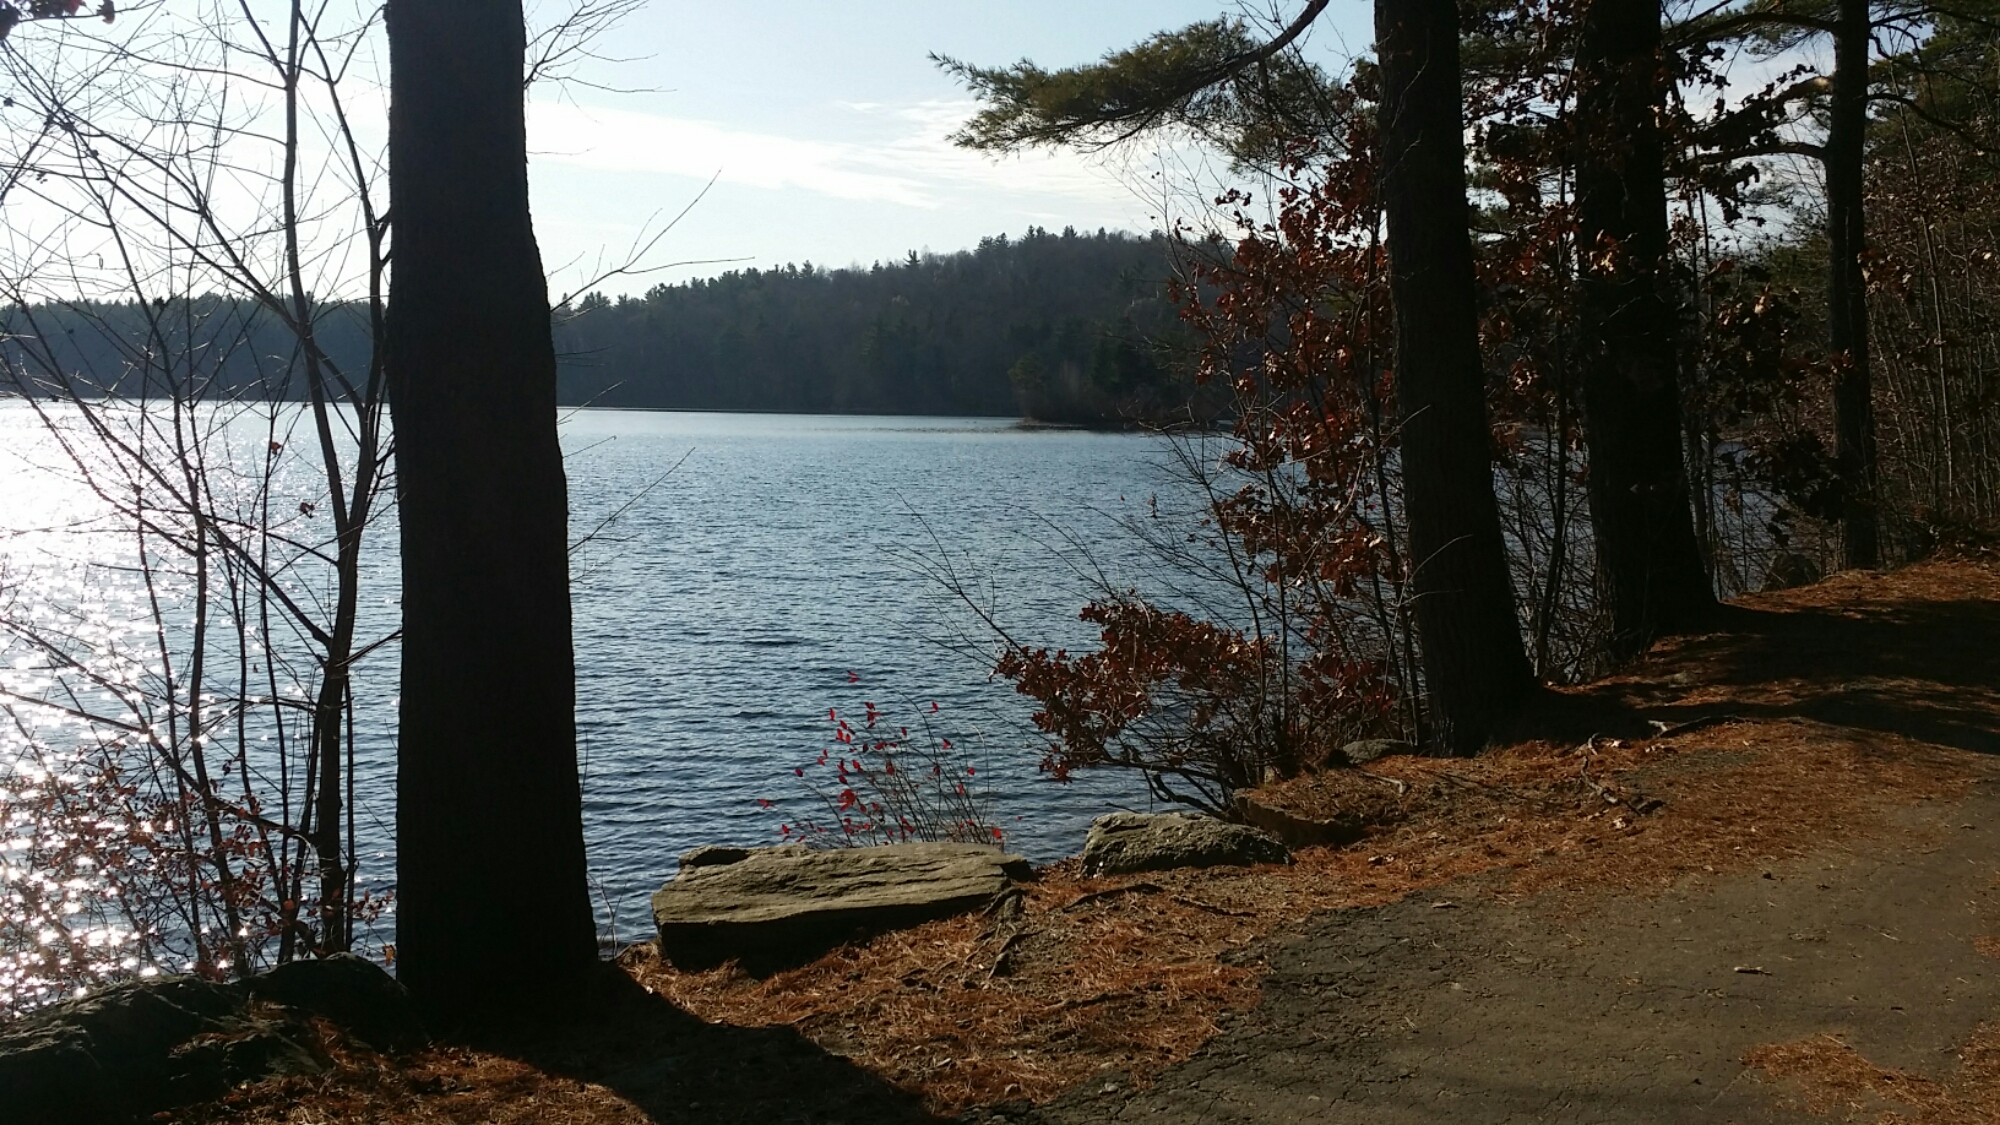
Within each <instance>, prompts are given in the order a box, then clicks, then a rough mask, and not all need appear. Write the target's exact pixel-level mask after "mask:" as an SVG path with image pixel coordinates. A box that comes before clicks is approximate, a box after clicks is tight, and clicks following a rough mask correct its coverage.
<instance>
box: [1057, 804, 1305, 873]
mask: <svg viewBox="0 0 2000 1125" xmlns="http://www.w3.org/2000/svg"><path fill="white" fill-rule="evenodd" d="M1291 861H1292V853H1291V852H1289V851H1287V850H1285V845H1284V844H1283V843H1281V842H1279V840H1278V839H1277V838H1276V837H1274V836H1272V835H1271V834H1270V833H1268V832H1265V831H1262V830H1261V829H1257V828H1252V827H1249V826H1248V825H1243V824H1230V823H1228V822H1227V821H1222V820H1217V819H1216V818H1214V817H1212V816H1193V815H1188V814H1184V813H1110V814H1107V815H1105V816H1100V817H1098V818H1097V819H1096V820H1095V821H1093V822H1091V825H1090V835H1089V836H1088V837H1087V838H1086V839H1085V840H1084V844H1083V873H1084V874H1085V875H1130V874H1134V873H1136V872H1140V871H1169V870H1172V869H1174V868H1177V867H1249V866H1251V865H1253V864H1258V863H1290V862H1291Z"/></svg>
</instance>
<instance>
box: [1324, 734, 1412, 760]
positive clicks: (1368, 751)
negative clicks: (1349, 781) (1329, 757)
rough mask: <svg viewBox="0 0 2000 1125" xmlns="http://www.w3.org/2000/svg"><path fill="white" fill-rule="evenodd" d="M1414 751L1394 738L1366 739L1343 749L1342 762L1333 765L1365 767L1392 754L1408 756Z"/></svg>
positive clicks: (1405, 743)
mask: <svg viewBox="0 0 2000 1125" xmlns="http://www.w3.org/2000/svg"><path fill="white" fill-rule="evenodd" d="M1412 749H1414V747H1412V746H1411V745H1410V744H1409V743H1407V742H1398V741H1396V740H1395V739H1393V738H1364V739H1361V740H1359V741H1357V742H1350V743H1348V744H1347V745H1345V746H1343V747H1341V748H1340V760H1339V761H1338V762H1335V763H1333V764H1334V765H1347V766H1365V765H1367V764H1368V763H1369V762H1372V761H1374V760H1375V759H1377V758H1386V757H1388V756H1389V755H1391V754H1407V753H1409V752H1410V751H1411V750H1412Z"/></svg>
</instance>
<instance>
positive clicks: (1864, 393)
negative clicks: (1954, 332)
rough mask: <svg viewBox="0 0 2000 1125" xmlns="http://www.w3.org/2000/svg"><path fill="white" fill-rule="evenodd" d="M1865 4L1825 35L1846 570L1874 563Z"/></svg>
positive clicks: (1844, 14) (1861, 0) (1863, 0)
mask: <svg viewBox="0 0 2000 1125" xmlns="http://www.w3.org/2000/svg"><path fill="white" fill-rule="evenodd" d="M1868 32H1869V20H1868V0H1840V8H1839V14H1838V18H1837V20H1836V24H1835V29H1834V34H1833V114H1832V119H1831V121H1830V122H1829V124H1828V128H1827V134H1826V220H1827V222H1826V237H1827V242H1828V250H1829V258H1830V262H1831V264H1830V272H1829V276H1828V278H1827V329H1828V331H1827V336H1828V340H1827V343H1828V345H1829V346H1830V347H1831V349H1832V351H1833V355H1834V360H1835V362H1836V363H1838V364H1840V367H1839V369H1838V371H1837V372H1836V374H1835V376H1834V383H1833V440H1834V446H1833V450H1834V463H1835V465H1836V466H1837V467H1838V468H1839V470H1840V477H1841V484H1842V486H1843V487H1844V489H1845V491H1846V502H1845V507H1844V510H1843V511H1842V513H1841V520H1840V523H1841V540H1842V545H1843V549H1844V552H1845V555H1846V564H1847V565H1848V566H1851V567H1872V566H1875V565H1876V564H1877V563H1879V562H1880V561H1881V548H1880V544H1879V531H1878V527H1877V510H1876V506H1875V484H1876V474H1875V400H1874V392H1873V389H1872V387H1871V383H1870V377H1869V371H1868V287H1867V281H1866V278H1865V277H1864V276H1863V274H1862V268H1861V263H1862V252H1863V251H1864V250H1865V249H1866V247H1867V242H1868V234H1867V216H1866V211H1865V207H1864V204H1863V202H1862V190H1863V188H1862V182H1863V180H1862V164H1863V158H1864V156H1865V148H1864V141H1865V138H1866V135H1867V132H1868Z"/></svg>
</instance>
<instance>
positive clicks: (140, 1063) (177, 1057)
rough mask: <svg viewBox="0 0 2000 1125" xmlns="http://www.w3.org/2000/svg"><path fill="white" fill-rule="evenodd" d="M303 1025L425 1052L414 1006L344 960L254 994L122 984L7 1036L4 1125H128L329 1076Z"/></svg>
mask: <svg viewBox="0 0 2000 1125" xmlns="http://www.w3.org/2000/svg"><path fill="white" fill-rule="evenodd" d="M307 1016H320V1017H323V1018H325V1019H327V1020H329V1021H331V1022H333V1023H335V1024H338V1025H339V1026H341V1027H342V1028H343V1029H345V1030H347V1031H349V1032H351V1033H352V1034H353V1035H354V1037H355V1038H356V1039H359V1040H361V1041H363V1042H365V1043H367V1044H368V1045H370V1046H372V1047H375V1048H376V1049H378V1050H384V1051H391V1050H403V1049H406V1048H410V1047H415V1046H418V1045H420V1044H422V1043H423V1042H424V1032H423V1027H422V1025H421V1024H419V1023H418V1022H417V1017H416V1014H415V1011H414V1009H412V1008H411V1006H410V1001H409V997H408V996H407V995H406V994H405V993H404V992H403V986H402V985H400V984H398V983H396V980H395V978H394V977H391V976H390V975H389V974H388V973H386V972H384V971H382V969H381V967H380V966H378V965H376V964H374V963H373V962H371V961H367V960H364V959H363V958H360V957H355V956H352V955H351V954H337V955H335V956H332V957H328V958H326V959H325V960H319V961H294V962H291V963H290V964H286V965H280V966H279V967H277V968H276V969H273V970H271V971H270V972H268V973H265V974H262V975H261V976H255V977H252V978H250V980H249V981H247V982H231V983H228V984H224V983H220V982H216V981H207V980H201V979H199V978H196V977H157V978H154V979H152V980H135V981H126V982H123V983H121V984H115V985H112V986H110V987H108V988H105V989H103V990H101V991H98V992H94V993H92V994H90V995H88V996H85V997H83V998H81V999H77V1000H70V1001H66V1002H64V1003H61V1004H53V1005H50V1006H49V1007H47V1008H44V1009H42V1010H40V1011H37V1012H32V1013H30V1014H28V1015H26V1016H22V1017H21V1018H20V1019H18V1020H15V1021H14V1022H12V1023H9V1024H6V1025H3V1026H0V1125H84V1123H89V1122H100V1121H102V1122H113V1121H116V1122H125V1121H131V1120H134V1119H138V1118H144V1117H147V1116H149V1115H151V1114H154V1113H157V1112H159V1111H161V1110H165V1109H171V1108H172V1107H174V1106H178V1105H187V1104H189V1103H191V1102H198V1101H207V1100H210V1099H213V1098H217V1097H220V1096H221V1095H222V1094H223V1093H225V1092H227V1091H228V1090H229V1089H230V1088H232V1087H234V1086H236V1085H237V1084H239V1083H243V1082H251V1081H256V1080H258V1079H262V1078H268V1077H270V1076H272V1075H279V1074H318V1073H320V1072H321V1071H323V1070H325V1069H326V1068H327V1066H328V1060H327V1058H326V1056H325V1053H324V1052H323V1050H322V1049H321V1047H320V1042H319V1035H318V1033H317V1032H316V1031H314V1030H313V1028H312V1026H311V1025H310V1024H309V1023H308V1022H307V1020H306V1018H305V1017H307Z"/></svg>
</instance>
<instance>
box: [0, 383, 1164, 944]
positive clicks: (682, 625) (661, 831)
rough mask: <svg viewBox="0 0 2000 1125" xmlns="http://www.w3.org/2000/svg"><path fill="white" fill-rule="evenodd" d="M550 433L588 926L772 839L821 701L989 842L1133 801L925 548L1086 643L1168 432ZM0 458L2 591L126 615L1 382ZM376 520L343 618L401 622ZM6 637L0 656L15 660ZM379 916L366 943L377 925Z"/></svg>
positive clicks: (793, 793) (379, 781)
mask: <svg viewBox="0 0 2000 1125" xmlns="http://www.w3.org/2000/svg"><path fill="white" fill-rule="evenodd" d="M561 433H562V439H563V445H564V449H565V454H566V468H567V472H568V475H569V487H570V498H571V499H570V502H571V529H572V532H571V533H572V538H573V540H576V541H578V543H577V546H576V548H575V550H574V552H573V554H572V594H573V603H574V607H575V634H574V635H575V645H576V662H577V730H578V738H579V750H580V757H581V759H582V762H583V767H584V797H585V833H586V837H587V842H588V846H589V855H590V864H591V869H592V876H593V879H594V882H595V884H596V886H595V888H594V889H595V892H596V896H597V899H598V903H599V910H600V915H601V921H602V922H603V924H604V926H605V928H606V931H607V937H608V938H612V939H615V940H620V941H632V940H637V939H640V938H643V937H645V936H646V933H647V930H648V926H649V915H648V912H647V905H646V899H647V896H648V895H649V894H650V893H651V892H652V891H653V890H654V889H656V888H657V886H658V885H659V883H660V882H661V881H663V880H664V879H666V878H668V877H670V876H671V875H672V874H673V872H674V868H675V857H676V856H677V855H678V853H680V852H681V851H684V850H686V849H687V848H690V847H693V846H695V845H698V844H705V843H736V844H765V843H774V842H776V841H777V840H778V838H779V830H780V827H781V825H783V824H786V823H788V822H790V821H793V820H796V819H797V818H798V817H799V816H800V815H802V814H807V813H810V812H811V811H813V810H814V809H815V808H816V807H817V799H816V798H814V797H813V796H812V795H811V793H810V792H809V791H808V790H807V789H806V784H807V783H806V781H803V780H801V779H800V778H799V777H798V776H796V774H795V773H794V770H795V769H798V768H803V767H806V766H808V765H810V764H811V763H812V762H813V761H814V760H815V759H816V758H817V757H818V755H819V754H820V753H821V751H822V750H824V749H826V748H828V747H829V746H831V745H832V744H833V743H832V740H831V734H832V724H831V723H830V722H829V720H828V710H829V708H832V709H835V710H837V711H839V712H841V713H849V712H857V713H858V712H860V711H861V710H862V708H863V705H864V703H874V704H876V705H877V706H879V707H881V708H883V709H884V710H885V712H886V713H887V714H888V716H889V718H890V719H891V720H898V719H901V720H903V721H908V720H907V718H905V717H906V716H907V717H914V716H918V715H921V716H924V717H926V718H929V719H931V720H932V721H933V722H935V724H936V732H937V734H938V735H939V736H940V737H943V738H949V739H951V740H952V743H953V746H954V748H955V749H954V753H955V754H959V753H962V754H964V755H965V756H966V760H967V764H969V765H972V766H974V767H975V768H977V769H978V774H977V776H978V777H979V778H980V779H981V781H982V783H983V784H985V785H986V786H988V787H989V789H990V800H991V809H992V812H993V814H994V816H995V818H996V819H997V820H998V822H999V823H1001V824H1002V825H1004V827H1005V828H1006V830H1007V832H1008V839H1007V845H1008V847H1009V848H1010V849H1013V850H1018V851H1021V852H1024V853H1025V854H1027V855H1028V856H1030V857H1031V858H1034V859H1037V860H1049V859H1054V858H1057V857H1059V856H1062V855H1066V854H1070V853H1073V852H1074V851H1075V850H1077V849H1078V848H1079V847H1080V846H1081V842H1082V835H1083V831H1084V829H1085V827H1086V826H1087V825H1088V823H1089V821H1090V819H1091V818H1092V817H1094V816H1096V815H1098V814H1099V813H1101V812H1104V811H1106V810H1109V809H1112V808H1120V807H1124V808H1144V807H1146V805H1147V798H1146V796H1145V792H1144V788H1143V786H1142V785H1141V784H1140V783H1139V782H1138V780H1137V779H1136V778H1133V777H1129V776H1093V777H1086V778H1083V779H1081V780H1079V781H1077V782H1075V783H1072V784H1071V785H1069V786H1059V785H1057V784H1055V783H1053V782H1051V781H1049V780H1048V779H1046V778H1044V777H1041V776H1040V775H1039V774H1038V771H1037V763H1038V762H1039V760H1040V754H1041V747H1040V742H1039V740H1038V738H1037V736H1036V734H1035V732H1034V731H1033V730H1032V729H1031V728H1030V727H1029V726H1028V724H1027V722H1026V718H1027V713H1028V711H1029V708H1028V706H1027V705H1026V703H1025V701H1024V700H1022V699H1020V697H1018V696H1016V695H1014V694H1013V693H1012V691H1011V689H1010V687H1009V685H1007V684H1006V683H1004V682H998V681H994V680H991V679H989V678H988V676H987V674H986V671H987V663H988V660H989V659H990V654H991V652H992V651H993V646H992V637H991V636H990V635H988V634H987V633H986V632H985V631H984V629H983V627H982V626H979V625H978V624H977V622H976V621H975V620H974V618H973V617H972V615H971V614H969V613H968V612H966V611H965V609H964V607H963V606H962V605H960V604H957V603H956V601H955V599H953V598H952V597H951V596H950V595H949V594H948V592H947V591H946V590H945V589H944V588H943V587H942V586H941V585H940V584H939V583H938V582H937V581H935V580H934V579H933V578H931V577H927V576H926V575H925V574H924V573H923V571H925V570H934V569H936V568H937V567H938V566H939V565H940V564H949V566H950V567H951V568H952V569H953V570H954V571H955V572H956V573H958V574H959V575H960V576H961V577H962V578H963V579H965V581H966V582H967V584H968V585H969V586H970V587H972V588H976V589H977V590H979V591H981V597H982V598H988V599H990V604H991V606H992V608H993V610H994V612H995V613H997V614H998V616H999V618H1000V619H1001V620H1002V622H1003V623H1004V624H1005V625H1006V626H1007V627H1008V628H1009V629H1010V630H1015V631H1017V632H1016V635H1017V636H1018V637H1020V638H1021V639H1022V640H1024V641H1031V642H1033V643H1046V644H1050V645H1051V646H1056V645H1067V646H1070V647H1072V648H1077V647H1085V646H1088V645H1089V644H1090V642H1091V641H1092V640H1093V639H1094V635H1095V634H1094V630H1092V628H1091V627H1089V626H1087V625H1084V624H1083V623H1081V622H1079V621H1077V620H1076V610H1077V608H1078V607H1080V606H1081V605H1082V604H1083V603H1084V602H1085V601H1086V600H1088V599H1089V597H1090V595H1091V590H1092V578H1091V576H1092V575H1093V574H1094V573H1095V570H1094V568H1095V567H1102V568H1103V570H1104V572H1105V573H1106V574H1107V575H1109V576H1110V577H1111V578H1112V579H1113V580H1114V581H1122V580H1123V578H1124V576H1125V572H1126V571H1127V569H1128V568H1127V566H1126V563H1127V560H1128V559H1131V558H1132V557H1133V551H1134V548H1133V546H1132V540H1131V539H1130V538H1129V537H1127V536H1126V535H1125V534H1124V533H1123V532H1122V531H1121V529H1120V524H1119V521H1120V520H1121V519H1124V518H1127V517H1132V516H1136V515H1140V514H1143V513H1145V512H1147V511H1148V510H1149V503H1150V501H1151V499H1152V498H1153V497H1154V496H1155V495H1156V494H1159V495H1161V496H1162V497H1164V496H1166V495H1168V494H1169V493H1171V492H1174V491H1175V489H1176V485H1175V478H1174V475H1173V472H1172V471H1171V469H1170V468H1169V467H1168V464H1169V461H1170V457H1169V454H1168V451H1167V449H1166V447H1165V446H1164V445H1163V443H1161V442H1160V441H1159V439H1156V438H1152V437H1148V436H1142V435H1127V434H1105V433H1088V432H1077V431H1060V430H1029V429H1023V428H1020V427H1018V426H1016V425H1015V424H1014V423H1013V422H1012V421H1011V420H1003V419H964V418H905V417H850V416H792V415H762V414H701V413H680V412H645V411H617V410H574V411H566V412H565V413H564V415H563V418H562V423H561ZM304 437H305V435H304V434H303V433H299V434H296V435H295V439H296V440H298V442H299V446H300V448H304V446H305V442H304V440H303V439H304ZM243 441H244V442H245V443H246V447H248V445H255V447H256V448H257V449H258V450H259V451H261V449H262V448H263V444H264V443H263V440H262V434H261V432H259V433H252V434H249V435H247V436H246V437H244V439H243ZM305 479H306V480H307V481H309V479H310V478H309V477H307V478H305ZM0 481H4V482H6V484H5V486H4V487H0V586H4V588H5V590H6V591H7V597H8V601H7V602H6V608H7V611H8V612H11V613H17V614H20V613H29V614H32V613H34V612H36V611H37V607H38V605H39V606H41V607H42V608H48V607H49V606H54V605H55V604H56V603H61V604H62V605H63V606H67V607H72V608H75V609H77V610H79V611H80V612H81V613H82V614H83V616H85V617H88V618H90V619H91V620H94V621H96V622H98V623H99V625H100V626H102V627H103V628H105V629H107V630H111V631H113V632H115V631H117V630H120V629H123V630H126V631H127V632H128V633H129V634H131V635H137V631H138V627H139V626H140V625H142V624H143V620H144V614H143V599H142V598H141V596H140V594H139V593H138V592H137V590H136V588H135V585H134V580H133V578H132V576H131V574H130V573H129V572H128V571H124V570H121V569H118V567H119V566H120V565H121V564H122V563H123V562H124V561H126V560H127V559H128V557H129V553H130V543H129V536H128V535H126V534H125V533H123V532H122V531H121V529H120V528H119V527H118V526H115V525H111V524H104V523H101V522H97V521H96V520H95V518H94V516H93V515H92V512H93V510H94V509H93V506H92V500H91V497H90V495H89V493H88V491H87V490H86V489H84V488H83V487H82V486H81V484H80V483H79V482H77V481H76V480H75V479H73V474H69V473H65V472H63V471H61V466H60V457H59V456H58V455H57V454H56V453H55V452H54V451H53V449H52V447H51V446H50V444H49V442H48V441H47V437H46V434H45V433H43V432H42V429H41V426H40V424H39V423H38V422H37V421H36V420H35V418H34V417H33V415H32V414H31V412H30V411H29V410H28V409H27V407H26V405H25V404H23V403H20V402H18V401H7V402H0ZM308 487H309V484H307V483H301V485H300V488H301V489H306V488H308ZM392 515H393V513H392ZM607 521H608V522H607ZM393 531H394V529H393V526H391V525H390V524H389V523H388V522H387V521H385V522H384V524H383V525H381V526H380V527H378V528H377V529H376V532H375V534H374V535H373V538H372V539H371V547H370V552H371V553H370V556H369V561H368V564H367V572H368V579H367V581H368V585H367V586H366V588H365V589H364V594H363V623H362V624H363V628H362V630H361V632H362V635H363V637H364V638H366V637H369V636H371V635H385V634H387V633H388V632H390V631H392V630H393V629H394V628H395V624H396V612H397V610H396V604H397V602H396V570H395V536H394V534H393ZM497 611H502V612H504V609H499V610H497ZM16 656H18V654H8V658H7V659H4V660H0V679H3V678H4V677H5V676H7V675H8V674H9V671H8V670H9V668H11V669H12V674H14V675H15V676H16V677H17V679H18V678H19V677H20V676H21V675H23V673H22V670H21V666H20V665H19V664H18V663H17V662H16V661H15V657H16ZM395 659H396V653H395V648H394V646H393V645H391V646H387V647H385V648H383V649H382V650H380V651H379V652H378V653H377V654H375V655H374V656H371V657H370V658H369V659H368V660H367V661H366V662H364V663H363V664H362V665H361V666H360V667H359V668H358V669H357V675H356V679H357V688H358V699H357V705H358V708H359V714H357V719H356V730H357V740H358V741H357V748H356V760H357V772H358V774H359V779H358V789H357V802H356V804H357V824H358V827H359V834H360V837H361V840H362V853H361V870H360V877H361V880H362V882H363V885H364V886H367V887H370V888H374V889H383V888H387V887H389V886H392V885H393V881H394V851H393V844H394V838H393V825H394V820H395V807H394V790H393V777H394V757H393V755H394V714H393V706H394V694H395V690H396V679H397V674H396V667H395ZM24 682H25V681H23V682H17V683H15V685H14V686H15V687H17V688H18V687H21V686H23V684H24ZM29 686H32V685H29ZM933 704H935V705H936V711H935V712H933V711H932V709H931V708H932V705H933ZM912 725H914V724H912ZM763 802H770V805H769V806H768V807H767V806H766V805H765V804H764V803H763ZM386 922H387V924H384V925H378V926H377V928H376V930H375V932H373V933H372V934H370V935H368V936H369V941H370V944H371V945H372V944H374V943H379V942H381V941H386V940H389V939H390V938H391V937H392V934H393V916H391V918H389V919H387V920H386Z"/></svg>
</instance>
